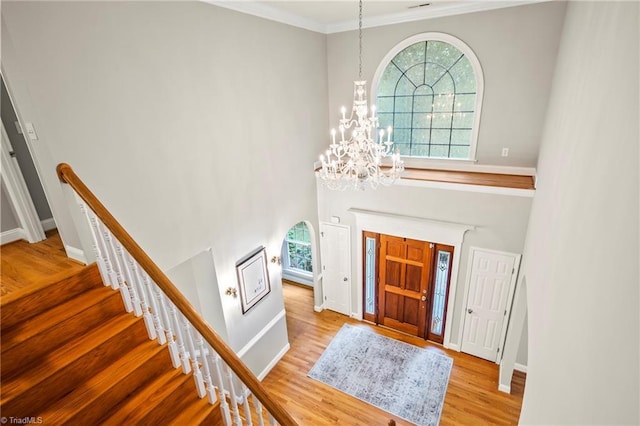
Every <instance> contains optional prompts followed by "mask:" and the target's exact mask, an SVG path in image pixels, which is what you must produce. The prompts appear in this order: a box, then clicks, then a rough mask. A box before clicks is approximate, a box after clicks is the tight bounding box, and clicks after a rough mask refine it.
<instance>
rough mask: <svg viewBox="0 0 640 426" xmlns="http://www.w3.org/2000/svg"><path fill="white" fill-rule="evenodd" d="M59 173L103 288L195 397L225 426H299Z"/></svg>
mask: <svg viewBox="0 0 640 426" xmlns="http://www.w3.org/2000/svg"><path fill="white" fill-rule="evenodd" d="M57 172H58V177H59V178H60V181H61V182H63V183H66V184H68V185H69V186H70V187H71V188H72V189H73V190H74V192H75V194H76V196H77V199H78V203H79V205H80V210H81V212H82V215H83V216H84V217H85V218H86V220H87V222H88V224H89V229H90V231H91V235H92V240H93V244H92V248H93V251H94V254H95V257H96V262H97V264H98V269H99V270H100V274H101V276H102V280H103V282H104V284H105V285H106V286H110V287H111V288H113V289H114V290H118V291H119V292H120V294H121V296H122V300H123V302H124V306H125V309H126V311H127V312H132V313H133V314H134V315H136V316H138V317H140V316H142V318H143V320H144V324H145V326H146V329H147V333H148V335H149V339H151V340H156V341H157V342H158V344H160V345H164V344H166V345H167V347H168V349H169V354H170V356H171V361H172V363H173V366H174V367H175V368H178V367H180V368H182V371H183V372H184V373H185V374H188V373H190V372H192V374H193V378H194V381H195V385H196V391H197V394H198V396H199V397H200V398H204V397H205V396H206V397H207V398H208V400H209V402H210V403H211V404H215V403H216V402H217V401H220V409H221V410H222V418H223V419H224V422H225V425H227V426H231V425H236V426H240V425H243V424H248V425H252V424H253V422H254V421H256V422H257V423H258V424H259V425H260V426H263V425H264V424H265V419H264V415H265V413H264V412H265V411H266V417H267V422H268V423H269V424H270V425H271V426H274V425H276V424H281V425H284V426H289V425H297V423H296V421H295V420H294V419H293V418H292V417H291V415H290V414H289V413H288V412H287V411H285V410H284V408H283V407H282V406H281V405H280V404H279V403H278V402H277V401H276V400H275V399H273V398H272V397H271V396H270V395H269V394H268V393H267V391H266V390H265V388H264V387H263V386H262V384H261V383H260V381H259V380H258V378H257V377H256V376H255V375H254V374H253V373H252V372H251V370H249V368H248V367H247V366H246V365H245V364H244V363H243V362H242V360H240V358H239V357H238V356H237V355H236V354H235V352H234V351H233V350H232V349H231V348H230V347H229V346H228V345H227V344H226V343H225V342H224V341H223V340H222V339H221V338H220V336H219V335H218V334H217V333H216V332H215V331H214V330H213V329H212V328H211V327H210V326H209V325H208V324H207V322H206V321H205V320H204V319H203V318H202V317H201V316H200V314H199V313H198V312H197V311H196V310H195V309H194V308H193V306H192V305H191V304H190V303H189V302H188V301H187V299H186V298H185V297H184V296H183V295H182V293H181V292H180V290H178V289H177V288H176V286H175V285H174V284H173V283H172V282H171V280H169V278H168V277H167V276H166V275H165V274H164V272H162V270H160V268H159V267H158V266H157V265H156V264H155V263H154V262H153V261H152V260H151V258H150V257H149V256H148V255H147V254H146V252H145V251H144V250H143V249H142V248H141V247H140V246H139V245H138V244H137V243H136V242H135V240H134V239H133V238H132V237H131V236H130V235H129V233H127V231H126V230H125V229H124V228H123V227H122V225H120V223H119V222H118V221H117V220H116V219H115V218H114V217H113V216H112V215H111V213H109V211H108V210H107V209H106V208H105V206H104V205H103V204H102V203H101V202H100V200H98V198H96V196H95V195H94V194H93V193H92V192H91V191H90V190H89V188H87V186H86V185H85V184H84V182H82V180H81V179H80V178H79V177H78V176H77V175H76V174H75V172H74V171H73V169H72V168H71V166H69V165H68V164H65V163H61V164H59V165H58V167H57ZM236 377H237V378H238V379H239V381H240V382H241V384H240V385H239V386H238V385H237V383H236V380H235V378H236ZM238 388H240V389H238ZM238 390H239V391H238ZM240 405H242V406H243V408H242V411H241V409H240V407H239V406H240ZM252 407H253V410H252ZM263 408H264V410H263Z"/></svg>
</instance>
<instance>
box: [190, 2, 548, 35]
mask: <svg viewBox="0 0 640 426" xmlns="http://www.w3.org/2000/svg"><path fill="white" fill-rule="evenodd" d="M201 1H203V2H204V3H209V4H212V5H214V6H219V7H224V8H226V9H231V10H235V11H236V12H240V13H245V14H248V15H253V16H257V17H259V18H264V19H269V20H271V21H276V22H280V23H283V24H287V25H292V26H294V27H299V28H304V29H306V30H310V31H314V32H318V33H322V34H333V33H339V32H344V31H352V30H357V29H358V21H357V19H355V16H354V19H349V20H345V21H341V22H336V23H331V24H323V23H320V22H317V21H314V20H312V19H308V18H304V17H302V16H299V15H296V14H293V13H288V12H286V11H283V10H281V9H278V8H276V7H273V6H269V5H266V4H264V3H261V2H260V1H254V0H247V1H244V0H201ZM548 1H552V0H486V1H479V0H475V1H468V2H466V3H452V4H447V3H438V6H437V7H433V8H429V7H424V8H416V9H411V10H407V11H405V12H399V13H392V14H388V15H381V16H374V17H370V18H364V19H363V21H362V26H363V28H373V27H381V26H384V25H393V24H401V23H406V22H412V21H421V20H424V19H432V18H441V17H445V16H453V15H461V14H464V13H474V12H483V11H488V10H495V9H502V8H506V7H514V6H523V5H527V4H534V3H544V2H548Z"/></svg>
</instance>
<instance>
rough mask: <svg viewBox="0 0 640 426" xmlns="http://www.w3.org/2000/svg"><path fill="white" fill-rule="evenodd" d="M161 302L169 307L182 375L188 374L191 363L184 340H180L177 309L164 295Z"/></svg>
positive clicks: (180, 332) (180, 330)
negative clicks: (163, 301)
mask: <svg viewBox="0 0 640 426" xmlns="http://www.w3.org/2000/svg"><path fill="white" fill-rule="evenodd" d="M163 300H165V301H166V302H165V303H166V304H167V306H168V307H169V312H170V313H171V320H172V321H173V330H174V331H175V337H176V341H177V343H178V353H179V354H180V362H181V364H182V372H183V373H184V374H188V373H189V372H190V371H191V363H190V362H189V354H187V351H186V349H185V344H184V339H183V338H182V327H181V326H180V321H179V320H178V309H177V308H176V307H175V305H174V304H173V303H172V302H171V301H170V300H166V298H165V297H164V295H163Z"/></svg>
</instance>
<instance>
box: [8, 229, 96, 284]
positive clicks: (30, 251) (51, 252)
mask: <svg viewBox="0 0 640 426" xmlns="http://www.w3.org/2000/svg"><path fill="white" fill-rule="evenodd" d="M46 234H47V239H46V240H44V241H40V242H38V243H34V244H29V243H28V242H27V241H25V240H19V241H14V242H12V243H9V244H4V245H2V246H1V247H0V295H2V296H4V295H6V294H9V293H13V292H15V291H17V290H22V289H25V288H27V287H30V286H33V285H38V283H40V282H43V281H44V282H47V283H48V282H51V281H53V280H54V278H55V277H57V276H61V275H65V274H72V273H75V272H79V271H80V270H82V268H83V267H84V265H83V264H82V263H79V262H76V261H75V260H72V259H69V258H68V257H67V255H66V253H65V251H64V247H63V245H62V240H61V239H60V235H59V234H58V231H57V230H55V229H54V230H51V231H47V233H46Z"/></svg>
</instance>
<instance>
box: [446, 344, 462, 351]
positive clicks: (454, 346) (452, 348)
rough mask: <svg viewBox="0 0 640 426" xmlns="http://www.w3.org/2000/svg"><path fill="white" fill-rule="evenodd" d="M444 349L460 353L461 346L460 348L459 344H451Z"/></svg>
mask: <svg viewBox="0 0 640 426" xmlns="http://www.w3.org/2000/svg"><path fill="white" fill-rule="evenodd" d="M444 347H445V348H447V349H451V350H452V351H456V352H460V346H458V344H457V343H451V342H449V343H447V344H446V345H444Z"/></svg>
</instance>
